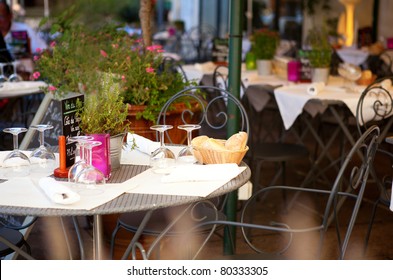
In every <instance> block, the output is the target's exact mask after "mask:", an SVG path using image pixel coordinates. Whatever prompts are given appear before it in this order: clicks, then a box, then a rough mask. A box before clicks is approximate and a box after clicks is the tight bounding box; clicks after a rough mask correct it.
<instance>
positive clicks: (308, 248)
mask: <svg viewBox="0 0 393 280" xmlns="http://www.w3.org/2000/svg"><path fill="white" fill-rule="evenodd" d="M378 136H379V128H378V127H377V126H373V127H371V128H369V129H368V130H367V131H366V132H364V133H363V134H362V135H361V137H360V138H359V139H358V140H357V142H356V144H355V145H354V146H353V147H352V149H351V150H350V151H349V153H348V154H347V157H346V158H345V161H344V162H343V164H342V166H341V168H340V170H339V171H338V173H337V174H336V179H335V180H334V183H333V185H332V186H331V188H329V189H323V188H299V187H294V186H269V187H266V188H264V189H260V190H258V191H257V192H256V193H254V195H253V196H252V197H251V198H250V199H249V200H247V202H246V203H245V205H244V207H243V209H242V211H241V217H240V221H239V222H231V221H225V220H212V221H203V222H201V223H198V224H196V225H195V226H194V227H191V228H190V229H189V230H188V231H187V232H186V233H184V234H183V235H182V236H180V237H179V239H178V242H177V243H176V248H183V246H184V247H187V250H186V254H185V255H183V254H182V255H181V256H180V258H182V257H184V258H185V257H189V258H192V259H197V258H198V257H199V256H201V255H202V252H203V251H209V248H203V246H204V245H205V244H206V241H207V240H208V239H210V238H211V236H212V235H211V234H210V233H209V234H206V236H205V238H200V239H198V238H197V237H198V236H199V235H197V236H195V235H194V234H193V233H195V232H196V231H198V229H199V228H201V227H208V226H210V228H211V231H214V230H216V229H217V227H218V226H219V225H220V226H236V227H238V228H239V230H240V231H241V232H242V234H243V237H244V241H245V243H246V244H247V245H248V246H249V247H250V248H251V249H252V251H253V252H254V253H257V254H258V255H257V256H255V255H247V256H238V255H234V256H223V257H222V258H223V259H227V258H232V259H257V258H259V257H260V258H267V259H277V258H287V259H320V258H322V259H334V258H338V259H344V258H346V257H347V258H355V259H357V258H358V257H359V256H357V255H352V253H353V252H352V251H351V250H349V249H350V248H352V247H351V245H353V246H354V247H357V246H356V245H357V244H353V243H351V242H350V241H351V235H352V231H353V229H354V226H355V222H356V219H357V215H358V213H359V210H360V208H361V205H362V201H363V195H364V192H365V189H366V186H367V180H368V176H369V173H370V166H371V164H372V163H373V160H374V156H375V153H376V149H377V145H378ZM282 190H285V191H286V192H288V193H290V194H291V195H296V194H298V193H300V196H299V197H298V199H301V200H302V201H308V203H309V205H313V208H314V210H313V211H304V209H303V208H296V207H294V208H291V209H287V204H286V202H285V201H279V200H277V199H276V200H274V201H275V205H276V206H277V208H281V207H282V209H286V210H288V212H285V213H284V214H282V213H283V212H282V211H276V212H275V214H276V215H274V216H272V215H271V214H270V213H269V214H268V215H267V217H265V218H266V219H265V220H263V221H260V220H258V221H254V222H253V223H250V222H248V216H249V214H248V212H249V211H252V210H253V208H252V207H250V206H252V204H253V203H255V201H256V200H261V202H260V203H268V201H269V200H270V199H271V196H275V194H274V193H275V192H277V191H280V192H281V191H282ZM281 203H282V204H281ZM343 209H346V210H349V215H348V211H342V210H343ZM273 214H274V213H273ZM249 228H252V229H253V235H254V237H253V239H250V237H249V235H248V233H247V232H248V231H247V229H249ZM260 231H263V232H269V234H265V235H262V234H260V233H259V232H260ZM165 235H166V232H163V233H162V234H160V235H159V239H160V240H162V239H163V238H164V237H165ZM272 237H273V238H275V239H273V240H274V241H273V242H275V243H276V244H277V248H275V250H273V251H269V252H266V251H265V250H264V248H263V247H262V248H261V247H259V246H258V245H259V244H263V241H265V242H269V244H271V243H272V241H271V239H269V238H272ZM264 239H267V240H264ZM327 239H329V240H331V239H334V240H336V243H337V247H336V248H331V246H329V247H328V248H327V247H326V246H324V245H325V243H326V241H327ZM158 244H159V240H155V243H154V245H155V246H157V245H158ZM329 244H331V242H329ZM237 245H238V246H239V244H237ZM270 247H271V246H270ZM153 250H154V247H153V248H152V247H150V248H149V250H147V251H146V250H144V248H143V246H142V245H141V244H137V243H135V244H134V247H133V254H134V255H136V252H138V251H141V253H142V256H143V257H145V258H149V256H150V255H151V252H152V251H153ZM354 251H356V250H354ZM208 254H209V253H207V257H208V256H209V255H208ZM205 257H206V256H205Z"/></svg>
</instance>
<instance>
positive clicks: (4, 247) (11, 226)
mask: <svg viewBox="0 0 393 280" xmlns="http://www.w3.org/2000/svg"><path fill="white" fill-rule="evenodd" d="M36 219H37V218H36V217H29V216H27V217H25V216H20V217H19V216H10V215H1V216H0V258H4V257H6V256H8V255H10V254H12V253H14V252H15V253H16V254H17V255H20V256H22V257H24V258H25V259H34V258H33V257H32V256H31V250H30V246H29V244H28V243H27V242H26V240H25V236H24V234H25V232H26V231H25V229H27V228H29V227H30V226H31V225H33V224H34V222H35V221H36ZM23 249H24V250H23Z"/></svg>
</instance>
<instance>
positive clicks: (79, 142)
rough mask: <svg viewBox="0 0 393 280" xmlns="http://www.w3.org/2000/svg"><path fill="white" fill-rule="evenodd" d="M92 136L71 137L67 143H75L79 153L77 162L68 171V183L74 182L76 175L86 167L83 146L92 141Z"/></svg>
mask: <svg viewBox="0 0 393 280" xmlns="http://www.w3.org/2000/svg"><path fill="white" fill-rule="evenodd" d="M92 140H93V137H92V136H85V135H79V136H72V137H70V138H68V141H70V142H73V143H76V150H77V151H79V160H78V161H76V162H75V163H74V164H73V165H72V166H71V167H70V169H69V170H68V181H69V182H75V177H76V175H77V174H78V173H79V172H81V171H82V170H83V169H84V168H86V167H87V160H86V155H85V146H86V144H87V142H88V141H92Z"/></svg>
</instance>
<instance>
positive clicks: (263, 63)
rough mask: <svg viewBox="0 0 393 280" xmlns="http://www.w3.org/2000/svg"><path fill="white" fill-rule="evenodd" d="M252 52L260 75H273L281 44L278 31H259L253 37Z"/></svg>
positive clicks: (251, 39) (251, 38)
mask: <svg viewBox="0 0 393 280" xmlns="http://www.w3.org/2000/svg"><path fill="white" fill-rule="evenodd" d="M250 41H251V52H252V53H253V54H254V55H255V58H256V62H257V69H258V74H259V75H269V74H271V65H272V60H273V58H274V55H275V53H276V49H277V46H278V43H279V36H278V33H277V32H276V31H272V30H268V29H259V30H257V31H255V32H254V33H253V34H252V35H251V37H250Z"/></svg>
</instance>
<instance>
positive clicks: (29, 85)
mask: <svg viewBox="0 0 393 280" xmlns="http://www.w3.org/2000/svg"><path fill="white" fill-rule="evenodd" d="M45 86H46V83H44V82H41V81H23V82H15V83H12V82H5V83H2V84H0V99H1V98H12V97H18V96H23V95H28V94H32V93H37V92H41V89H40V88H41V87H45Z"/></svg>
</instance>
